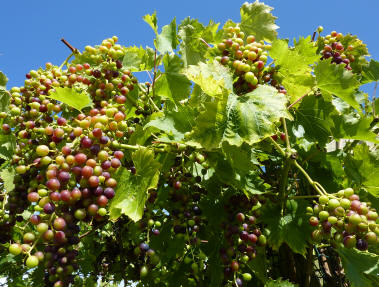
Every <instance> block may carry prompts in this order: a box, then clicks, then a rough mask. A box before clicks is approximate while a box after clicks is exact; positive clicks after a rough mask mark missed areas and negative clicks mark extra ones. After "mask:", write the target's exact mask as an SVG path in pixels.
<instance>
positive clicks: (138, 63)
mask: <svg viewBox="0 0 379 287" xmlns="http://www.w3.org/2000/svg"><path fill="white" fill-rule="evenodd" d="M157 63H158V60H157ZM122 65H123V67H124V68H126V69H129V70H131V71H132V72H141V71H150V70H152V69H153V68H154V50H153V49H152V48H150V47H146V49H144V48H142V47H139V48H138V47H136V46H133V47H128V48H126V49H125V56H124V58H123V60H122Z"/></svg>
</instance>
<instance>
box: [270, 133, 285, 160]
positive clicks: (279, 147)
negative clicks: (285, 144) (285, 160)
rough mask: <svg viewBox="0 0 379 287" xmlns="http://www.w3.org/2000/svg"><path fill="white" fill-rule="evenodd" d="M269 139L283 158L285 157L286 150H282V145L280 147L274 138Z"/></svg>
mask: <svg viewBox="0 0 379 287" xmlns="http://www.w3.org/2000/svg"><path fill="white" fill-rule="evenodd" d="M269 139H270V141H271V143H272V144H273V145H274V146H275V148H276V149H277V151H278V152H280V153H281V155H282V156H285V155H286V152H285V151H284V149H282V147H281V146H280V145H278V144H277V142H276V141H274V139H273V138H272V137H269Z"/></svg>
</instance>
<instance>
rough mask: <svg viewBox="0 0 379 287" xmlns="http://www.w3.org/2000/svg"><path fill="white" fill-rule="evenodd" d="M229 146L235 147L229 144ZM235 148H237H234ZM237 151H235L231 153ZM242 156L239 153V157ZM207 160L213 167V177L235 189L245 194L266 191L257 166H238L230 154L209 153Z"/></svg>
mask: <svg viewBox="0 0 379 287" xmlns="http://www.w3.org/2000/svg"><path fill="white" fill-rule="evenodd" d="M230 148H236V147H235V146H230ZM236 149H237V148H236ZM236 153H238V151H235V152H234V153H233V154H236ZM241 156H242V154H241V155H239V158H240V157H241ZM208 160H209V162H210V164H211V166H212V167H214V169H215V172H214V177H215V178H217V179H218V180H219V181H220V182H222V183H225V184H228V185H230V186H233V187H234V188H235V189H236V190H241V191H243V192H244V193H245V194H246V196H250V195H252V194H261V193H264V192H265V191H266V188H265V186H264V182H263V180H262V179H261V178H260V176H259V173H258V170H257V168H256V167H255V166H254V165H252V164H249V165H248V167H249V166H250V167H251V168H250V169H249V168H248V167H246V168H238V164H236V162H234V161H233V160H232V159H231V158H230V155H226V156H224V155H222V154H220V153H216V152H214V153H209V154H208Z"/></svg>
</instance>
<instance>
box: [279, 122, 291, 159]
mask: <svg viewBox="0 0 379 287" xmlns="http://www.w3.org/2000/svg"><path fill="white" fill-rule="evenodd" d="M281 120H282V124H283V128H284V133H285V134H286V144H287V152H288V153H290V152H291V145H290V139H289V136H288V130H287V123H286V119H285V118H281Z"/></svg>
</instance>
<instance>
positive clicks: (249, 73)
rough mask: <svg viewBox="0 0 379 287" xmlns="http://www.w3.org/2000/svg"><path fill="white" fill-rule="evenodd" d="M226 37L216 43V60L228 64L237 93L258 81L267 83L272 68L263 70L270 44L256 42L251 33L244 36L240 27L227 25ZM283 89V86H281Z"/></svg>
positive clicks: (250, 87) (252, 87) (251, 86)
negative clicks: (234, 79)
mask: <svg viewBox="0 0 379 287" xmlns="http://www.w3.org/2000/svg"><path fill="white" fill-rule="evenodd" d="M226 30H227V32H228V33H227V37H226V38H225V39H224V40H223V41H222V42H221V43H219V44H218V45H217V48H215V51H216V55H217V56H216V58H215V59H216V60H217V61H218V62H220V63H221V64H222V65H224V66H228V67H229V68H230V69H231V70H232V71H233V74H234V76H235V78H236V81H235V82H234V88H235V90H236V92H237V93H238V94H240V93H244V92H247V91H252V90H254V89H255V88H256V87H257V85H258V84H259V83H267V82H269V81H270V80H271V78H272V72H273V69H271V70H270V71H265V69H264V68H265V65H266V62H267V57H268V52H267V51H268V50H269V49H270V47H271V46H270V45H265V44H264V42H263V41H260V42H256V41H255V37H254V36H253V35H249V36H247V37H246V40H244V38H245V34H244V33H243V32H242V31H241V29H240V28H239V27H238V26H236V27H228V28H226ZM283 89H284V88H283Z"/></svg>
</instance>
